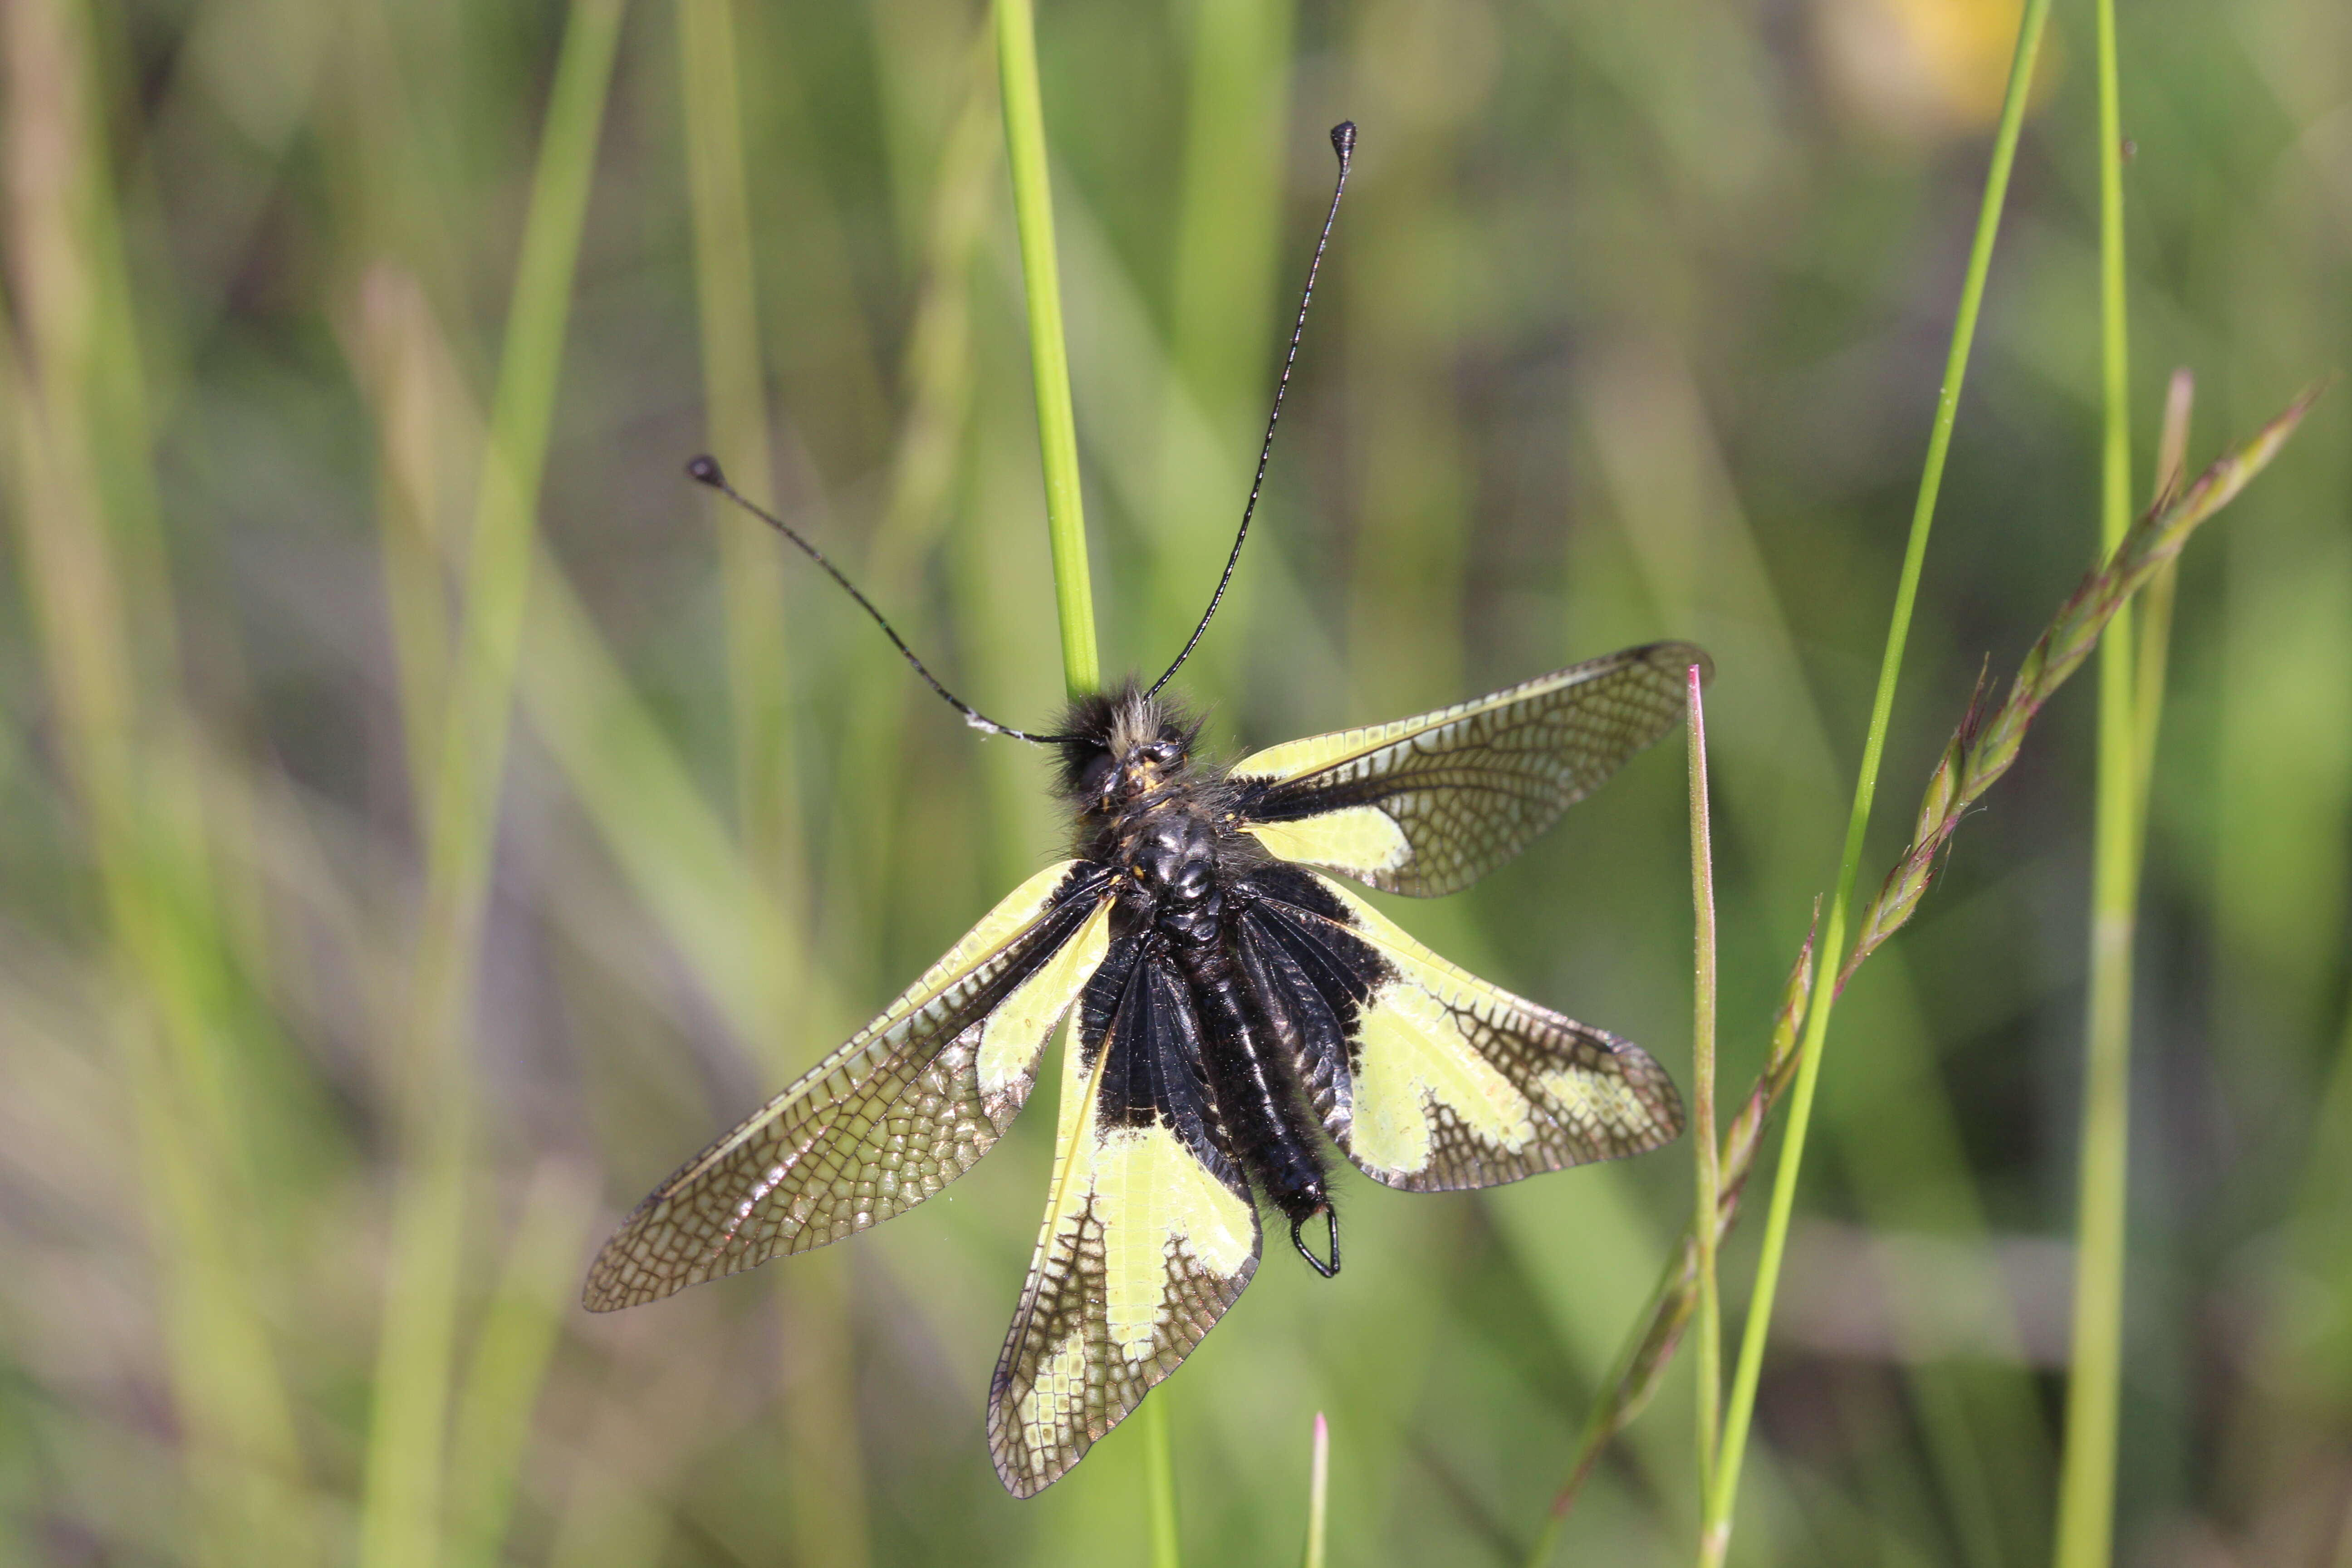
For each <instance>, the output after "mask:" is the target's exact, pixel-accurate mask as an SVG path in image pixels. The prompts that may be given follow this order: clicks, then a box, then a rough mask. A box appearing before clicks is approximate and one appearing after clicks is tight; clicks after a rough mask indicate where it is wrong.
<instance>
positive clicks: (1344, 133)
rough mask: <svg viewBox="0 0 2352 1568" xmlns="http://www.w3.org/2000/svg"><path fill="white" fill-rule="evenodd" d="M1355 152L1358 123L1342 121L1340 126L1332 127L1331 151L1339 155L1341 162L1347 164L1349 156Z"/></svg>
mask: <svg viewBox="0 0 2352 1568" xmlns="http://www.w3.org/2000/svg"><path fill="white" fill-rule="evenodd" d="M1355 150H1356V122H1355V121H1352V120H1342V121H1339V124H1337V125H1334V126H1333V127H1331V151H1333V152H1334V153H1339V158H1340V161H1341V162H1343V163H1344V162H1346V160H1347V158H1348V156H1349V153H1353V152H1355Z"/></svg>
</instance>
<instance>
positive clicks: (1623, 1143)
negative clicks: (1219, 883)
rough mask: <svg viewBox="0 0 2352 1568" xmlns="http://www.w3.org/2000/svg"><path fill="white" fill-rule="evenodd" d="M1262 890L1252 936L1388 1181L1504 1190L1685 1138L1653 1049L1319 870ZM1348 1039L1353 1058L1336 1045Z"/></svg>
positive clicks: (1355, 1147)
mask: <svg viewBox="0 0 2352 1568" xmlns="http://www.w3.org/2000/svg"><path fill="white" fill-rule="evenodd" d="M1255 885H1256V886H1258V887H1260V888H1261V889H1264V892H1263V895H1262V896H1261V897H1259V898H1258V899H1257V900H1255V901H1254V902H1253V903H1252V904H1251V906H1250V909H1249V910H1248V912H1247V914H1246V916H1245V920H1246V921H1247V922H1248V927H1249V931H1250V940H1251V942H1253V943H1254V944H1255V945H1256V946H1257V947H1258V948H1260V949H1261V950H1263V951H1265V952H1269V953H1271V954H1273V955H1274V958H1273V961H1272V962H1269V963H1266V965H1265V973H1267V975H1268V979H1269V983H1270V984H1272V986H1273V987H1274V990H1275V993H1276V1005H1277V1006H1278V1007H1279V1008H1280V1009H1281V1010H1282V1011H1283V1012H1284V1013H1285V1014H1286V1016H1287V1017H1288V1018H1289V1019H1290V1020H1292V1022H1291V1024H1290V1027H1289V1031H1288V1032H1289V1033H1291V1034H1292V1035H1293V1036H1294V1037H1296V1038H1297V1041H1298V1042H1299V1046H1300V1047H1305V1049H1304V1050H1303V1051H1302V1054H1301V1058H1300V1069H1299V1070H1300V1077H1301V1079H1303V1080H1305V1081H1307V1082H1309V1083H1310V1084H1311V1083H1314V1082H1315V1081H1316V1075H1317V1074H1318V1073H1320V1074H1321V1076H1322V1079H1323V1081H1326V1082H1328V1083H1330V1084H1331V1085H1332V1087H1331V1088H1330V1089H1328V1090H1327V1091H1324V1092H1322V1093H1319V1094H1318V1098H1317V1103H1318V1110H1321V1111H1322V1113H1323V1116H1324V1121H1325V1126H1326V1127H1327V1129H1328V1131H1330V1134H1331V1137H1332V1139H1333V1141H1334V1142H1337V1143H1338V1144H1339V1146H1340V1148H1341V1149H1343V1150H1345V1151H1346V1152H1347V1155H1348V1158H1349V1160H1351V1161H1352V1162H1354V1163H1355V1164H1356V1166H1357V1167H1358V1168H1359V1169H1360V1170H1361V1171H1362V1172H1363V1173H1365V1174H1366V1175H1368V1176H1370V1177H1371V1178H1372V1179H1373V1180H1374V1181H1377V1182H1381V1183H1384V1184H1387V1185H1389V1186H1391V1187H1402V1188H1406V1189H1409V1190H1412V1191H1416V1192H1443V1191H1450V1190H1454V1189H1457V1188H1464V1187H1491V1186H1498V1185H1500V1184H1503V1183H1506V1182H1515V1181H1517V1180H1519V1179H1520V1178H1521V1177H1524V1176H1532V1175H1535V1174H1537V1173H1540V1172H1544V1171H1556V1170H1559V1169H1561V1168H1562V1167H1564V1166H1569V1165H1580V1164H1585V1163H1591V1162H1592V1161H1596V1160H1614V1159H1621V1158H1622V1157H1624V1156H1626V1155H1629V1154H1638V1153H1641V1152H1643V1151H1645V1150H1649V1149H1654V1148H1656V1147H1658V1146H1659V1145H1660V1144H1662V1143H1665V1142H1670V1141H1671V1140H1672V1139H1673V1138H1674V1137H1675V1134H1677V1133H1678V1132H1680V1131H1682V1122H1683V1111H1682V1100H1681V1098H1680V1097H1679V1096H1678V1095H1677V1094H1676V1093H1675V1087H1674V1084H1673V1083H1672V1082H1671V1081H1670V1080H1669V1079H1667V1077H1666V1074H1665V1070H1664V1068H1660V1067H1659V1066H1658V1064H1657V1063H1656V1062H1655V1061H1654V1060H1652V1059H1651V1058H1650V1056H1649V1055H1648V1053H1646V1052H1644V1051H1643V1050H1642V1049H1641V1048H1640V1047H1637V1046H1634V1045H1633V1044H1632V1043H1630V1042H1629V1041H1625V1040H1621V1039H1619V1038H1617V1037H1615V1036H1613V1035H1611V1034H1609V1033H1608V1032H1606V1031H1605V1030H1601V1029H1596V1028H1593V1027H1592V1026H1590V1025H1588V1024H1580V1023H1578V1022H1577V1021H1576V1020H1575V1019H1573V1018H1570V1017H1565V1016H1562V1015H1560V1014H1558V1013H1555V1012H1553V1011H1551V1010H1550V1009H1549V1008H1548V1007H1543V1006H1539V1005H1537V1004H1535V1003H1533V1002H1528V1001H1525V1000H1523V999H1521V998H1519V997H1517V996H1514V995H1512V994H1510V993H1508V992H1507V991H1504V990H1502V989H1501V988H1500V987H1498V986H1495V985H1490V984H1487V983H1486V981H1483V980H1481V979H1479V978H1478V977H1477V976H1476V975H1475V974H1471V973H1467V972H1466V971H1465V970H1462V969H1460V968H1457V967H1455V966H1454V964H1451V963H1447V962H1446V961H1445V960H1444V959H1443V958H1440V957H1439V956H1438V955H1437V954H1436V953H1433V952H1430V951H1429V949H1427V948H1425V947H1423V946H1422V945H1421V944H1420V943H1419V942H1415V941H1413V940H1412V937H1410V936H1408V935H1406V934H1405V933H1404V931H1402V930H1400V929H1399V928H1398V927H1397V926H1396V925H1395V924H1393V923H1392V922H1391V921H1389V920H1387V919H1386V918H1385V917H1383V916H1382V915H1381V914H1380V913H1379V911H1377V910H1374V909H1372V907H1371V906H1370V905H1369V904H1367V903H1365V902H1364V901H1363V900H1361V899H1359V898H1357V897H1356V896H1355V895H1354V894H1352V893H1349V892H1348V891H1347V890H1346V889H1343V888H1341V887H1340V886H1339V884H1337V883H1335V882H1332V881H1330V880H1328V879H1326V878H1323V877H1320V876H1317V875H1315V874H1314V873H1311V872H1292V871H1286V870H1281V869H1277V870H1275V871H1272V872H1269V873H1262V874H1261V876H1260V877H1259V878H1258V879H1255ZM1333 1039H1339V1040H1344V1041H1345V1058H1346V1059H1345V1060H1344V1061H1343V1062H1340V1061H1334V1060H1333V1059H1332V1058H1331V1052H1330V1047H1328V1044H1322V1045H1318V1042H1328V1041H1330V1040H1333Z"/></svg>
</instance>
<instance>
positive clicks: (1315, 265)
mask: <svg viewBox="0 0 2352 1568" xmlns="http://www.w3.org/2000/svg"><path fill="white" fill-rule="evenodd" d="M1331 151H1332V152H1334V153H1338V154H1339V183H1338V184H1335V185H1334V186H1332V188H1331V210H1330V211H1329V212H1328V213H1326V214H1325V215H1324V216H1323V233H1322V235H1321V236H1320V237H1318V238H1317V240H1316V241H1315V259H1314V260H1312V261H1310V262H1308V263H1307V291H1306V293H1305V294H1303V295H1302V296H1300V298H1299V300H1298V321H1297V324H1295V325H1294V326H1292V328H1291V329H1290V352H1289V353H1286V354H1285V355H1284V356H1283V359H1282V378H1281V379H1280V380H1279V381H1277V382H1276V383H1275V384H1274V412H1273V413H1271V414H1269V415H1267V416H1265V445H1264V446H1262V447H1259V448H1258V452H1257V475H1256V477H1255V478H1254V479H1251V480H1250V493H1249V502H1248V504H1247V505H1245V506H1244V507H1243V508H1242V526H1241V531H1239V532H1237V533H1235V534H1234V550H1233V553H1232V554H1230V555H1228V556H1226V557H1225V574H1224V575H1223V576H1222V577H1220V578H1218V579H1217V591H1216V592H1215V593H1213V594H1212V595H1209V607H1208V608H1207V609H1206V610H1203V611H1202V613H1201V624H1200V625H1199V626H1194V627H1193V628H1192V637H1191V638H1190V639H1189V640H1187V641H1186V642H1185V644H1184V651H1183V652H1182V653H1180V654H1178V655H1177V656H1176V662H1175V663H1174V664H1171V665H1170V666H1169V667H1168V673H1167V674H1166V675H1163V676H1161V677H1160V679H1157V680H1155V681H1153V682H1152V683H1151V689H1150V691H1147V692H1145V693H1144V695H1145V696H1146V697H1157V696H1158V695H1159V694H1160V688H1161V687H1163V686H1165V685H1167V684H1168V682H1169V680H1170V679H1171V677H1173V676H1174V675H1175V673H1176V672H1177V671H1178V670H1179V669H1181V668H1183V665H1184V661H1185V660H1186V659H1188V658H1192V649H1193V648H1194V647H1198V646H1199V645H1200V641H1201V634H1202V633H1203V632H1205V631H1207V630H1208V629H1209V622H1210V621H1211V620H1212V619H1213V618H1214V617H1215V616H1216V613H1217V605H1219V604H1220V603H1221V602H1223V599H1224V596H1225V584H1228V583H1230V582H1232V581H1233V580H1234V567H1235V566H1238V565H1239V564H1241V559H1242V543H1243V542H1244V540H1246V539H1248V538H1249V525H1250V519H1251V517H1252V516H1254V515H1255V513H1256V511H1257V497H1258V491H1259V490H1260V489H1264V488H1265V465H1266V459H1268V458H1271V457H1273V456H1274V427H1275V426H1276V423H1278V422H1279V421H1280V420H1281V418H1282V395H1283V394H1284V393H1286V392H1288V391H1289V390H1290V367H1291V366H1292V365H1294V364H1297V363H1298V340H1299V337H1300V335H1301V334H1302V333H1304V332H1305V331H1307V306H1309V305H1311V304H1313V303H1314V302H1315V274H1316V273H1317V272H1318V271H1319V270H1320V269H1321V268H1322V266H1323V247H1325V246H1327V245H1329V244H1330V243H1331V225H1332V224H1333V223H1335V222H1337V221H1338V219H1339V198H1340V197H1341V196H1342V195H1346V194H1347V190H1348V164H1349V162H1350V161H1351V160H1352V159H1353V158H1354V156H1355V153H1356V122H1355V121H1352V120H1343V121H1340V122H1339V124H1337V125H1334V126H1333V127H1331ZM801 548H803V550H805V549H807V548H808V547H807V546H806V545H803V546H802V547H801ZM811 553H814V552H811ZM828 570H830V568H828ZM835 575H836V576H838V575H839V574H838V573H836V574H835ZM850 591H851V592H852V593H855V592H856V589H854V588H853V589H851V590H850ZM877 618H878V617H877ZM894 640H895V639H894ZM901 646H902V647H903V646H904V645H903V644H902V645H901ZM907 657H908V658H913V657H914V655H912V654H908V656H907ZM916 668H921V666H919V665H918V666H917V667H916ZM932 684H934V685H937V684H938V682H936V681H934V682H933V683H932ZM1317 1267H1318V1268H1319V1267H1321V1265H1319V1264H1318V1265H1317Z"/></svg>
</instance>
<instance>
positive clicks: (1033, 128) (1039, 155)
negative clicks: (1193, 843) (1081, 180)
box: [996, 0, 1102, 697]
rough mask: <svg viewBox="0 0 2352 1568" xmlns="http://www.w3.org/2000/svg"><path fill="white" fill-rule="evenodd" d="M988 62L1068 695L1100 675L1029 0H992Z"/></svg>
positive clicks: (1085, 689) (1098, 681)
mask: <svg viewBox="0 0 2352 1568" xmlns="http://www.w3.org/2000/svg"><path fill="white" fill-rule="evenodd" d="M996 69H997V79H998V90H999V92H1000V93H1001V94H1002V96H1003V105H1004V153H1005V158H1006V161H1007V162H1008V163H1010V164H1011V166H1012V171H1013V213H1014V216H1015V217H1016V219H1017V221H1018V223H1019V226H1020V232H1021V277H1022V283H1023V287H1024V290H1025V292H1026V296H1027V300H1028V306H1029V373H1030V375H1031V377H1032V378H1033V379H1034V382H1035V384H1036V390H1037V444H1038V447H1039V448H1040V451H1039V456H1040V458H1041V459H1042V460H1043V462H1044V464H1045V526H1046V529H1047V531H1049V532H1050V534H1051V535H1052V538H1053V542H1054V605H1055V610H1056V612H1057V613H1058V615H1059V617H1060V621H1061V628H1062V679H1063V681H1064V683H1065V684H1066V686H1067V687H1068V688H1069V691H1070V695H1071V696H1073V697H1076V696H1079V695H1081V694H1083V693H1085V692H1088V691H1092V690H1094V689H1095V688H1097V686H1100V685H1101V684H1102V666H1101V663H1100V656H1099V654H1098V652H1097V647H1096V642H1095V601H1094V588H1093V585H1092V584H1091V583H1090V582H1089V580H1088V577H1087V519H1086V509H1085V504H1084V500H1083V498H1082V496H1081V495H1080V493H1079V489H1078V426H1077V417H1076V414H1075V413H1073V412H1072V410H1071V407H1070V358H1069V350H1068V347H1067V346H1066V342H1064V339H1063V334H1062V281H1061V268H1060V266H1059V265H1058V263H1057V262H1056V260H1055V254H1054V189H1053V179H1052V174H1051V173H1050V171H1049V170H1048V168H1047V166H1046V161H1045V99H1044V93H1043V89H1041V88H1040V87H1039V85H1038V81H1037V35H1036V21H1035V17H1034V14H1033V11H1032V8H1031V5H1030V0H996Z"/></svg>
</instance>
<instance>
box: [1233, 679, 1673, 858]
mask: <svg viewBox="0 0 2352 1568" xmlns="http://www.w3.org/2000/svg"><path fill="white" fill-rule="evenodd" d="M1694 664H1696V665H1698V666H1700V667H1701V668H1702V670H1704V668H1706V654H1704V653H1702V652H1701V651H1700V650H1699V649H1697V648H1696V647H1691V646H1690V645H1689V644H1687V643H1653V644H1650V645H1649V646H1647V647H1633V648H1626V649H1624V650H1623V651H1622V652H1619V653H1613V654H1610V655H1607V656H1606V657H1604V658H1595V659H1588V660H1586V661H1585V662H1584V663H1582V664H1579V665H1574V666H1571V667H1570V668H1567V669H1559V670H1554V671H1553V672H1552V673H1551V674H1549V675H1545V676H1538V678H1537V679H1533V680H1528V681H1522V682H1521V683H1520V684H1518V685H1517V686H1513V687H1509V688H1507V689H1504V690H1501V691H1496V692H1493V693H1490V694H1488V695H1487V696H1485V697H1481V698H1478V699H1476V700H1473V701H1469V702H1462V703H1456V704H1455V705H1454V706H1453V707H1451V708H1441V709H1438V710H1436V711H1434V712H1430V713H1421V714H1416V715H1414V716H1413V717H1412V718H1410V719H1399V720H1397V721H1395V722H1394V723H1390V724H1375V725H1371V726H1369V727H1367V728H1364V729H1360V730H1341V731H1336V732H1334V733H1332V734H1328V735H1310V736H1308V737H1307V739H1305V740H1303V741H1291V742H1286V744H1283V745H1279V746H1274V747H1269V748H1268V749H1267V750H1265V751H1263V752H1256V753H1255V754H1254V755H1252V756H1248V757H1244V758H1243V759H1242V760H1241V762H1239V763H1235V764H1234V769H1233V773H1232V775H1231V776H1232V777H1233V778H1234V780H1235V781H1236V782H1237V783H1240V784H1243V785H1244V788H1245V789H1246V790H1247V792H1248V793H1247V794H1246V795H1244V800H1245V803H1246V804H1245V806H1244V812H1243V815H1244V818H1245V819H1246V820H1245V821H1244V826H1245V827H1247V828H1248V830H1249V831H1251V832H1254V833H1255V834H1256V835H1257V836H1258V838H1259V840H1260V841H1261V842H1263V843H1264V844H1265V847H1267V848H1268V849H1270V850H1271V851H1273V853H1275V854H1276V855H1277V856H1279V857H1281V858H1283V859H1286V860H1293V861H1297V862H1298V863H1299V864H1301V865H1307V866H1317V867H1320V868H1323V869H1325V870H1329V871H1337V872H1339V874H1340V875H1342V876H1346V877H1353V878H1354V879H1357V880H1358V881H1360V882H1364V883H1367V884H1369V885H1370V886H1372V887H1375V888H1379V889H1383V890H1384V891H1387V892H1391V893H1409V894H1411V895H1412V896H1413V897H1415V898H1432V897H1435V896H1436V895H1438V894H1441V893H1450V892H1454V891H1455V890H1457V889H1462V888H1466V887H1468V886H1469V885H1470V884H1471V883H1472V882H1474V881H1476V880H1477V879H1479V878H1480V877H1482V876H1484V875H1486V873H1487V872H1488V871H1491V870H1493V869H1494V868H1496V867H1497V866H1499V865H1501V864H1502V863H1503V862H1504V861H1506V860H1507V859H1509V858H1511V857H1512V856H1514V855H1516V854H1517V853H1518V852H1519V851H1520V850H1521V849H1523V848H1525V847H1527V846H1528V843H1529V842H1531V841H1532V840H1533V839H1534V838H1535V837H1536V836H1537V835H1538V834H1539V833H1541V832H1543V831H1544V829H1546V828H1547V827H1549V826H1551V825H1552V823H1553V822H1554V821H1556V820H1558V818H1559V814H1560V813H1561V812H1563V811H1565V810H1566V809H1568V807H1569V806H1570V805H1573V804H1574V803H1576V802H1577V801H1579V800H1581V799H1582V798H1583V797H1584V796H1586V795H1590V794H1591V793H1592V791H1594V790H1596V789H1598V788H1599V787H1601V784H1603V783H1604V782H1606V781H1607V779H1608V777H1609V775H1610V774H1612V773H1615V772H1616V771H1617V770H1618V768H1619V767H1621V766H1622V765H1623V763H1624V762H1625V760H1626V759H1627V758H1628V757H1631V756H1632V755H1633V753H1634V752H1638V751H1640V750H1641V749H1642V748H1643V747H1644V746H1646V745H1648V744H1650V743H1651V742H1653V741H1655V740H1656V739H1658V737H1659V736H1661V735H1664V734H1666V733H1668V732H1669V731H1672V730H1673V729H1674V727H1675V722H1676V721H1677V720H1679V719H1680V717H1681V715H1682V710H1683V704H1684V700H1685V678H1686V676H1687V674H1688V672H1689V670H1690V668H1691V666H1693V665H1694Z"/></svg>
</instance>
